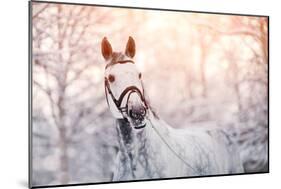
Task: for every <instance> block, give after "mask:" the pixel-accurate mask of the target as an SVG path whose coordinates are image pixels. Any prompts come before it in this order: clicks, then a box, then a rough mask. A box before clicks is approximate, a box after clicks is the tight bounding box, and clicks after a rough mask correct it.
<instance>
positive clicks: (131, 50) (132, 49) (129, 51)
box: [125, 36, 136, 58]
mask: <svg viewBox="0 0 281 189" xmlns="http://www.w3.org/2000/svg"><path fill="white" fill-rule="evenodd" d="M125 54H126V55H127V56H129V57H131V58H133V57H134V56H135V54H136V45H135V41H134V39H133V38H132V37H131V36H130V37H129V39H128V42H127V45H126V51H125Z"/></svg>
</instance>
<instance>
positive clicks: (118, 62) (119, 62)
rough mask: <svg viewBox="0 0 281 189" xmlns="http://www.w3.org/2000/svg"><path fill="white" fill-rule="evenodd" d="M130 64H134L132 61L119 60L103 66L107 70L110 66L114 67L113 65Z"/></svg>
mask: <svg viewBox="0 0 281 189" xmlns="http://www.w3.org/2000/svg"><path fill="white" fill-rule="evenodd" d="M128 62H129V63H132V64H134V63H135V62H134V61H132V60H119V61H116V62H110V63H109V64H107V65H106V66H105V69H106V68H108V67H109V66H112V65H114V64H125V63H128Z"/></svg>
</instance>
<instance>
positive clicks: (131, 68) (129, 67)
mask: <svg viewBox="0 0 281 189" xmlns="http://www.w3.org/2000/svg"><path fill="white" fill-rule="evenodd" d="M124 73H128V74H130V73H131V74H135V73H137V69H136V67H135V65H134V64H131V63H127V64H115V65H113V66H110V67H109V68H107V69H106V74H115V75H119V74H124Z"/></svg>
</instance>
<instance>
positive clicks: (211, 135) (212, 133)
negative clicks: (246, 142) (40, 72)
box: [101, 37, 244, 181]
mask: <svg viewBox="0 0 281 189" xmlns="http://www.w3.org/2000/svg"><path fill="white" fill-rule="evenodd" d="M101 53H102V56H103V58H104V59H105V65H106V66H105V77H104V88H105V96H106V101H107V104H108V107H109V110H110V111H111V113H112V115H113V117H114V118H115V119H116V129H117V133H118V143H119V146H120V147H119V148H120V150H119V152H118V154H117V157H116V162H115V170H114V174H113V175H114V176H113V181H125V180H143V179H159V178H174V177H194V176H204V175H225V174H237V173H243V172H244V170H243V166H242V163H241V160H240V156H239V153H238V152H237V149H236V145H235V142H233V141H232V140H231V138H230V137H229V136H228V135H227V134H226V132H225V131H224V130H223V129H221V128H213V127H212V128H200V127H192V126H190V127H188V128H185V129H175V128H172V127H171V126H169V125H168V124H167V123H166V122H165V121H163V120H162V119H160V118H159V116H158V115H157V114H156V113H155V111H154V110H153V109H152V108H151V106H150V104H149V102H148V100H147V99H148V98H147V97H146V93H145V88H144V85H143V82H142V74H141V73H140V72H139V71H138V69H137V67H136V62H135V61H134V56H135V53H136V45H135V41H134V39H133V38H132V37H129V39H128V41H127V44H126V48H125V52H115V51H113V49H112V46H111V44H110V42H109V41H108V39H107V37H104V38H103V39H102V42H101Z"/></svg>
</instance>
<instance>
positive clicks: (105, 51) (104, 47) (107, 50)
mask: <svg viewBox="0 0 281 189" xmlns="http://www.w3.org/2000/svg"><path fill="white" fill-rule="evenodd" d="M101 52H102V56H103V57H104V59H105V60H108V59H109V58H110V57H111V56H112V47H111V45H110V43H109V41H108V40H107V38H106V37H104V38H103V39H102V42H101Z"/></svg>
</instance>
